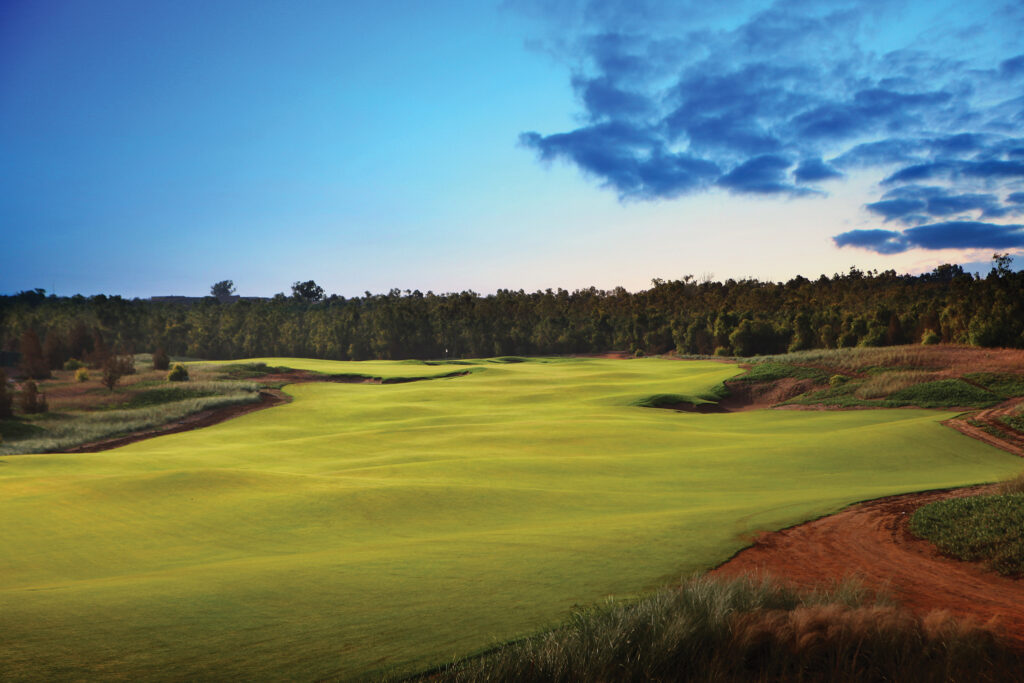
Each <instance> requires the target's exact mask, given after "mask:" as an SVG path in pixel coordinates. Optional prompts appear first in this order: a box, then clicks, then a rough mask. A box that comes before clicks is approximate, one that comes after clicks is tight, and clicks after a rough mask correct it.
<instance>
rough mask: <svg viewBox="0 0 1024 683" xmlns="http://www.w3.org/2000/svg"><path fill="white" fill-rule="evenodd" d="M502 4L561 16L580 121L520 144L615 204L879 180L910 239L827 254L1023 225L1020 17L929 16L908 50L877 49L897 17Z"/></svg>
mask: <svg viewBox="0 0 1024 683" xmlns="http://www.w3.org/2000/svg"><path fill="white" fill-rule="evenodd" d="M506 1H507V2H511V3H513V4H524V3H525V4H527V5H529V6H530V7H532V11H534V12H535V13H538V14H542V15H546V16H551V17H555V18H556V19H555V23H556V24H557V26H558V30H557V34H558V37H557V38H556V39H555V40H554V44H557V45H559V46H561V52H560V54H561V55H562V57H563V58H564V59H566V61H568V62H569V63H570V64H571V66H572V72H573V74H574V76H573V80H572V83H573V86H574V88H575V90H576V92H577V94H578V96H579V100H580V102H581V103H582V107H583V112H582V116H581V117H580V120H581V121H583V122H584V123H583V124H581V126H580V127H578V128H577V129H575V130H570V131H568V132H562V133H554V134H547V135H545V134H541V133H535V132H531V133H525V134H523V135H522V137H521V140H522V142H523V143H524V145H525V146H527V147H530V148H531V149H533V150H535V151H536V152H537V153H538V155H539V156H540V158H542V159H545V160H552V159H561V160H565V161H567V162H569V163H572V164H574V165H576V166H577V167H578V168H579V169H580V170H582V171H583V172H584V173H585V174H587V175H588V176H592V177H594V178H596V179H597V180H598V181H599V182H601V183H602V184H603V185H604V186H606V187H609V188H612V189H614V190H615V191H616V192H618V193H619V195H620V197H622V198H633V199H658V198H663V197H676V196H679V195H682V194H686V193H689V192H699V191H704V190H706V189H709V188H711V187H713V186H718V187H723V188H726V189H728V190H729V191H731V192H735V193H750V194H782V195H790V196H797V195H804V194H818V193H819V192H817V191H815V190H813V189H811V188H810V187H808V184H813V183H819V182H822V181H827V180H830V179H836V178H843V177H844V172H850V173H852V172H853V171H854V170H856V171H857V173H858V174H860V173H863V172H864V171H869V170H871V169H877V170H876V172H877V173H878V174H879V175H880V176H884V178H883V179H882V180H881V181H880V183H881V184H880V189H879V192H880V193H881V194H882V196H881V197H879V198H878V200H877V201H873V202H870V203H867V204H866V205H865V207H866V211H867V213H868V214H870V215H874V216H877V217H880V218H881V219H883V220H884V221H887V222H889V221H897V222H900V223H903V224H904V225H905V226H916V227H911V228H909V230H918V231H920V232H916V233H911V232H909V231H908V232H900V233H894V232H892V231H886V230H880V231H879V230H876V231H872V230H861V231H853V232H851V233H844V235H845V236H846V237H844V238H843V240H839V239H838V238H837V242H836V243H837V244H840V242H843V244H845V245H852V246H869V247H870V248H873V249H875V250H876V251H881V252H882V253H895V252H897V251H903V250H905V249H907V248H910V247H911V246H916V247H924V248H931V247H927V246H926V245H929V244H934V243H938V241H937V238H936V239H926V238H925V237H920V238H919V237H915V235H920V236H927V235H933V236H934V235H938V234H940V232H941V229H943V228H941V226H947V228H946V229H950V230H952V229H953V228H949V227H948V226H959V228H958V229H960V230H961V231H962V232H963V234H965V235H968V234H971V235H973V234H975V233H973V232H970V231H971V230H975V229H974V228H970V229H969V228H968V227H965V226H992V225H995V224H988V223H978V222H976V221H971V220H968V219H997V218H1001V217H1006V216H1009V215H1016V214H1019V213H1021V212H1024V209H1022V205H1024V202H1016V201H1014V200H1013V199H1012V198H1013V197H1016V196H1019V194H1018V193H1020V192H1021V190H1024V137H1022V135H1021V130H1022V129H1024V96H1021V95H1019V94H1018V93H1019V90H1015V88H1016V83H1017V81H1014V80H1012V79H1017V78H1019V77H1021V76H1022V75H1024V54H1019V47H1018V45H1019V39H1018V37H1019V35H1020V33H1021V29H1022V28H1024V11H1022V12H1016V11H1004V10H1005V8H1003V9H998V8H995V7H991V6H988V5H986V6H982V7H975V6H971V7H968V6H963V7H954V8H944V9H941V10H940V9H938V8H934V9H933V8H931V7H930V6H928V5H924V4H922V5H921V6H920V7H919V8H917V9H921V8H924V9H925V10H926V12H930V13H931V23H930V24H928V23H927V22H921V23H920V26H921V27H922V33H921V34H920V35H919V36H918V37H917V39H915V40H913V41H912V42H911V40H910V39H909V38H908V43H907V44H905V45H903V46H898V45H897V46H893V45H886V46H885V49H880V44H881V43H879V42H878V41H880V40H881V41H885V40H889V41H890V42H891V40H892V33H891V32H888V31H886V30H885V28H886V27H888V26H891V25H892V23H893V22H894V21H897V20H899V19H900V17H899V16H897V14H896V10H894V8H893V6H892V5H891V4H890V3H874V2H870V1H869V0H794V1H788V2H783V1H782V0H760V1H758V2H741V3H739V4H735V3H730V4H728V5H720V4H716V3H706V2H697V1H696V0H679V2H661V1H659V0H635V1H632V2H631V1H628V0H567V2H565V3H553V2H550V1H549V0H506ZM915 11H916V10H915ZM1000 12H1001V13H1000ZM997 15H998V16H997ZM926 24H927V28H925V26H926ZM977 27H985V29H984V31H979V30H978V29H977ZM880 36H886V37H881V38H880ZM997 38H998V40H997ZM999 41H1002V42H999ZM893 47H896V49H892V48H893ZM999 51H1002V52H1003V54H1002V55H1001V58H995V59H994V58H992V55H993V54H996V55H998V54H999ZM1007 93H1009V95H1008V94H1007ZM796 160H799V163H796ZM1004 196H1005V197H1006V199H1005V200H1004V199H1001V197H1004ZM943 219H945V220H947V222H946V223H936V222H934V221H936V220H943ZM953 219H963V220H953ZM922 223H923V225H922ZM936 226H939V227H936ZM978 230H981V228H977V229H976V230H975V232H977V233H978V234H983V235H985V236H988V237H991V236H992V235H993V234H995V233H993V232H992V229H991V228H986V229H985V230H987V232H985V231H982V232H978ZM1011 232H1012V231H1011ZM972 239H973V238H972ZM979 239H980V238H979ZM871 240H874V241H873V242H872V241H871ZM981 241H984V240H981ZM872 245H873V246H872Z"/></svg>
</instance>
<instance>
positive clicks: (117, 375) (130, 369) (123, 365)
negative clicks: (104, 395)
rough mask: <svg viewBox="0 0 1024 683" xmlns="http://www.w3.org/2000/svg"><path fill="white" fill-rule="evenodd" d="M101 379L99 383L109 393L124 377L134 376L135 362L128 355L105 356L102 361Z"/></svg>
mask: <svg viewBox="0 0 1024 683" xmlns="http://www.w3.org/2000/svg"><path fill="white" fill-rule="evenodd" d="M102 370H103V377H102V379H101V380H100V381H102V382H103V386H105V387H106V388H107V389H109V390H110V391H113V390H114V387H115V386H117V383H118V381H119V380H120V379H121V378H122V377H124V376H125V375H132V374H135V360H134V359H133V358H132V357H131V356H130V355H128V354H118V355H111V356H107V357H106V358H105V359H104V361H103V366H102Z"/></svg>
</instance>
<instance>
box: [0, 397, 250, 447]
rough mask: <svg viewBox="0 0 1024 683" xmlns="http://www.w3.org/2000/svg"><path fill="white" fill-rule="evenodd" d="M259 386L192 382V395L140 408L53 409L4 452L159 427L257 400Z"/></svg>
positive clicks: (8, 441)
mask: <svg viewBox="0 0 1024 683" xmlns="http://www.w3.org/2000/svg"><path fill="white" fill-rule="evenodd" d="M258 389H259V387H258V386H257V385H256V384H255V383H253V382H190V383H189V386H188V391H189V392H190V393H191V394H192V396H191V397H189V398H184V399H181V400H174V401H170V402H165V403H159V404H155V405H143V406H141V407H138V408H124V409H113V410H99V411H81V412H78V411H76V412H74V413H51V414H49V415H47V416H45V417H41V418H38V419H34V420H33V421H32V426H33V427H38V429H32V430H31V431H28V430H25V431H26V432H27V433H26V434H25V436H24V437H23V438H20V439H16V440H12V439H5V440H4V441H3V443H0V455H15V454H19V453H52V452H55V451H61V450H64V449H66V448H71V447H74V446H78V445H81V444H84V443H91V442H93V441H101V440H103V439H109V438H113V437H117V436H121V435H124V434H129V433H131V432H135V431H139V430H142V429H150V428H153V427H159V426H161V425H165V424H168V423H171V422H175V421H177V420H180V419H182V418H184V417H186V416H188V415H192V414H194V413H198V412H202V411H204V410H211V409H214V408H223V407H226V406H232V405H239V404H244V403H255V402H256V401H258V400H259V391H258Z"/></svg>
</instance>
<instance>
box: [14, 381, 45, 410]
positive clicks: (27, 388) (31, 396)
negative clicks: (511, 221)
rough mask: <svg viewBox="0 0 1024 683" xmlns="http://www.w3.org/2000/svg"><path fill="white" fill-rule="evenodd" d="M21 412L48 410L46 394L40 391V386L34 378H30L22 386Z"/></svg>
mask: <svg viewBox="0 0 1024 683" xmlns="http://www.w3.org/2000/svg"><path fill="white" fill-rule="evenodd" d="M20 398H21V412H23V413H26V414H30V413H45V412H46V411H47V410H48V408H49V407H48V406H47V404H46V395H45V394H41V393H39V387H37V386H36V383H35V382H33V381H32V380H28V381H27V382H25V383H24V384H23V385H22V387H21V397H20Z"/></svg>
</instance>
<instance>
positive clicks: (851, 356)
mask: <svg viewBox="0 0 1024 683" xmlns="http://www.w3.org/2000/svg"><path fill="white" fill-rule="evenodd" d="M748 360H751V361H756V360H764V358H754V359H748ZM770 360H771V361H772V362H777V363H788V364H792V365H806V366H815V367H821V368H828V369H830V370H831V371H832V372H844V373H853V374H864V373H867V372H868V371H869V370H871V369H872V368H881V369H885V370H892V369H897V368H899V369H904V370H932V371H942V372H945V373H948V376H957V377H959V376H963V375H965V374H968V373H995V374H1003V373H1009V374H1013V375H1018V376H1019V375H1021V374H1022V372H1024V370H1022V368H1024V350H1022V349H980V348H977V347H971V346H953V345H949V344H942V345H937V346H921V345H920V344H909V345H905V346H886V347H877V348H862V347H857V348H849V349H815V350H811V351H797V352H794V353H787V354H781V355H777V356H771V357H770Z"/></svg>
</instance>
